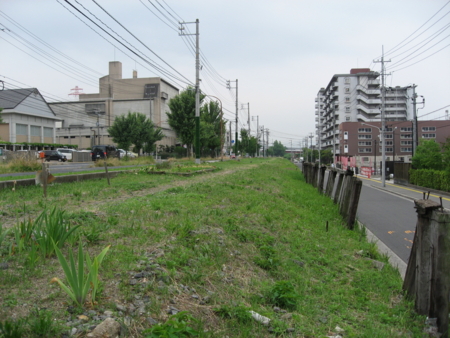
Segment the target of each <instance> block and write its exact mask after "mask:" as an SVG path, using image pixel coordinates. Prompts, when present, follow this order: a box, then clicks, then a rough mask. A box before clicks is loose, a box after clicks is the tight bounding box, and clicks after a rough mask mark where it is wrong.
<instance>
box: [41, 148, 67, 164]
mask: <svg viewBox="0 0 450 338" xmlns="http://www.w3.org/2000/svg"><path fill="white" fill-rule="evenodd" d="M44 154H45V160H46V161H47V162H50V161H59V162H66V161H67V157H66V156H65V155H63V154H62V153H60V152H59V151H58V150H44Z"/></svg>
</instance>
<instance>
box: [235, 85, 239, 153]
mask: <svg viewBox="0 0 450 338" xmlns="http://www.w3.org/2000/svg"><path fill="white" fill-rule="evenodd" d="M238 103H239V101H238V80H237V79H236V130H235V137H236V138H235V140H234V144H235V147H236V156H237V153H238V111H239V107H238Z"/></svg>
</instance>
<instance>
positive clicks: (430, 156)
mask: <svg viewBox="0 0 450 338" xmlns="http://www.w3.org/2000/svg"><path fill="white" fill-rule="evenodd" d="M411 161H412V165H413V167H414V168H415V169H434V170H441V169H442V166H443V162H442V152H441V147H440V146H439V144H438V143H437V142H436V141H435V140H425V139H421V140H420V142H419V146H418V147H417V149H416V153H415V154H414V156H413V158H412V160H411Z"/></svg>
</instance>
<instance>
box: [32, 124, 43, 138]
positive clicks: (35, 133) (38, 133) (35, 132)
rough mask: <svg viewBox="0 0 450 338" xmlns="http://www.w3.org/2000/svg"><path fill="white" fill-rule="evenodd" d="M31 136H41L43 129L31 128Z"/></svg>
mask: <svg viewBox="0 0 450 338" xmlns="http://www.w3.org/2000/svg"><path fill="white" fill-rule="evenodd" d="M30 134H31V136H41V127H39V126H30Z"/></svg>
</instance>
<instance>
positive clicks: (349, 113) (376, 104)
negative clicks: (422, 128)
mask: <svg viewBox="0 0 450 338" xmlns="http://www.w3.org/2000/svg"><path fill="white" fill-rule="evenodd" d="M378 77H379V73H377V72H374V71H371V70H370V69H369V68H356V69H351V70H350V74H335V75H333V77H332V78H331V80H330V82H329V83H328V85H327V86H326V87H325V88H321V89H320V90H319V92H318V93H317V97H316V99H315V101H316V104H315V108H316V110H315V115H316V125H315V126H316V144H320V148H321V149H331V150H332V151H333V152H334V154H335V155H339V154H340V151H341V147H340V146H339V145H340V144H339V142H340V141H339V140H340V138H339V133H340V131H339V125H340V124H341V123H343V122H375V121H381V88H380V80H379V79H378ZM410 91H412V87H395V88H386V96H385V97H386V99H385V119H386V121H406V120H410V119H412V102H411V100H408V98H410V97H412V92H411V93H410Z"/></svg>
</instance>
